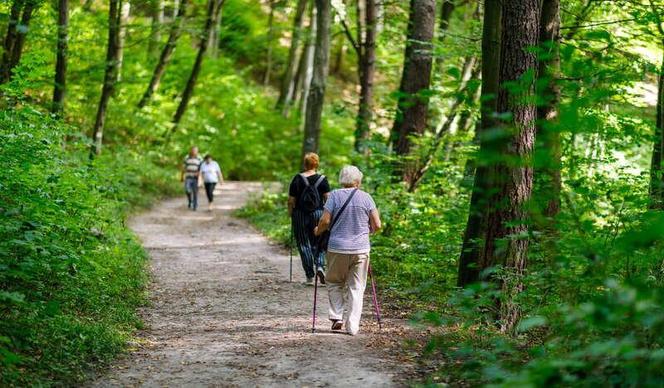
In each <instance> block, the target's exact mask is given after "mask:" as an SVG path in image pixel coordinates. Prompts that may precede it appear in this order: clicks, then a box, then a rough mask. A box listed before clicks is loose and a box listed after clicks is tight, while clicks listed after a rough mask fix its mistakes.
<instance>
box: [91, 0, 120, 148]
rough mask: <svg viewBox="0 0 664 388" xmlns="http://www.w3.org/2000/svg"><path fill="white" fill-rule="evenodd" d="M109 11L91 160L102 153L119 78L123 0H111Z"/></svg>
mask: <svg viewBox="0 0 664 388" xmlns="http://www.w3.org/2000/svg"><path fill="white" fill-rule="evenodd" d="M109 4H110V6H109V11H108V45H107V47H106V70H105V72H104V85H103V86H102V89H101V97H100V99H99V106H98V108H97V116H96V117H95V124H94V127H93V128H92V147H91V149H90V160H92V159H94V158H95V156H96V155H99V154H100V153H101V146H102V139H103V136H104V124H105V122H106V108H107V107H108V102H109V100H110V99H111V95H112V94H113V89H114V88H115V81H116V80H117V69H118V59H119V49H120V12H121V8H122V0H110V1H109Z"/></svg>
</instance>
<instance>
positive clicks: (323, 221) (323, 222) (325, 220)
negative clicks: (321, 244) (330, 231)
mask: <svg viewBox="0 0 664 388" xmlns="http://www.w3.org/2000/svg"><path fill="white" fill-rule="evenodd" d="M331 220H332V214H330V212H329V211H327V210H325V211H323V216H322V217H321V218H320V221H318V226H317V227H316V228H315V229H314V236H320V235H321V234H323V232H325V231H326V230H327V228H328V227H329V226H330V221H331Z"/></svg>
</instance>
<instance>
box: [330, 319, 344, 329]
mask: <svg viewBox="0 0 664 388" xmlns="http://www.w3.org/2000/svg"><path fill="white" fill-rule="evenodd" d="M343 325H344V323H343V322H342V321H341V320H339V319H335V320H333V321H332V330H333V331H339V330H341V328H342V327H343Z"/></svg>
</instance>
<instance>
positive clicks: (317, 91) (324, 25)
mask: <svg viewBox="0 0 664 388" xmlns="http://www.w3.org/2000/svg"><path fill="white" fill-rule="evenodd" d="M315 1H316V48H315V49H314V66H313V77H312V78H311V86H310V90H309V96H308V97H307V109H306V112H305V121H304V139H303V142H302V155H303V156H304V154H305V153H307V152H318V147H319V140H320V129H321V116H322V113H323V102H324V100H325V83H326V82H327V73H328V65H329V61H330V21H331V4H330V0H315Z"/></svg>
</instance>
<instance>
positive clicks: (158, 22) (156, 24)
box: [148, 0, 164, 57]
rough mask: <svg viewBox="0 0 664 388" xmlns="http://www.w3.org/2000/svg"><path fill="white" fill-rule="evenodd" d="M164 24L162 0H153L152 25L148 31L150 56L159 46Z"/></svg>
mask: <svg viewBox="0 0 664 388" xmlns="http://www.w3.org/2000/svg"><path fill="white" fill-rule="evenodd" d="M163 25H164V0H154V2H153V4H152V25H151V29H152V31H151V33H150V47H149V48H148V52H149V54H150V56H151V57H156V56H157V54H158V53H159V46H161V29H162V28H163Z"/></svg>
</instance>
